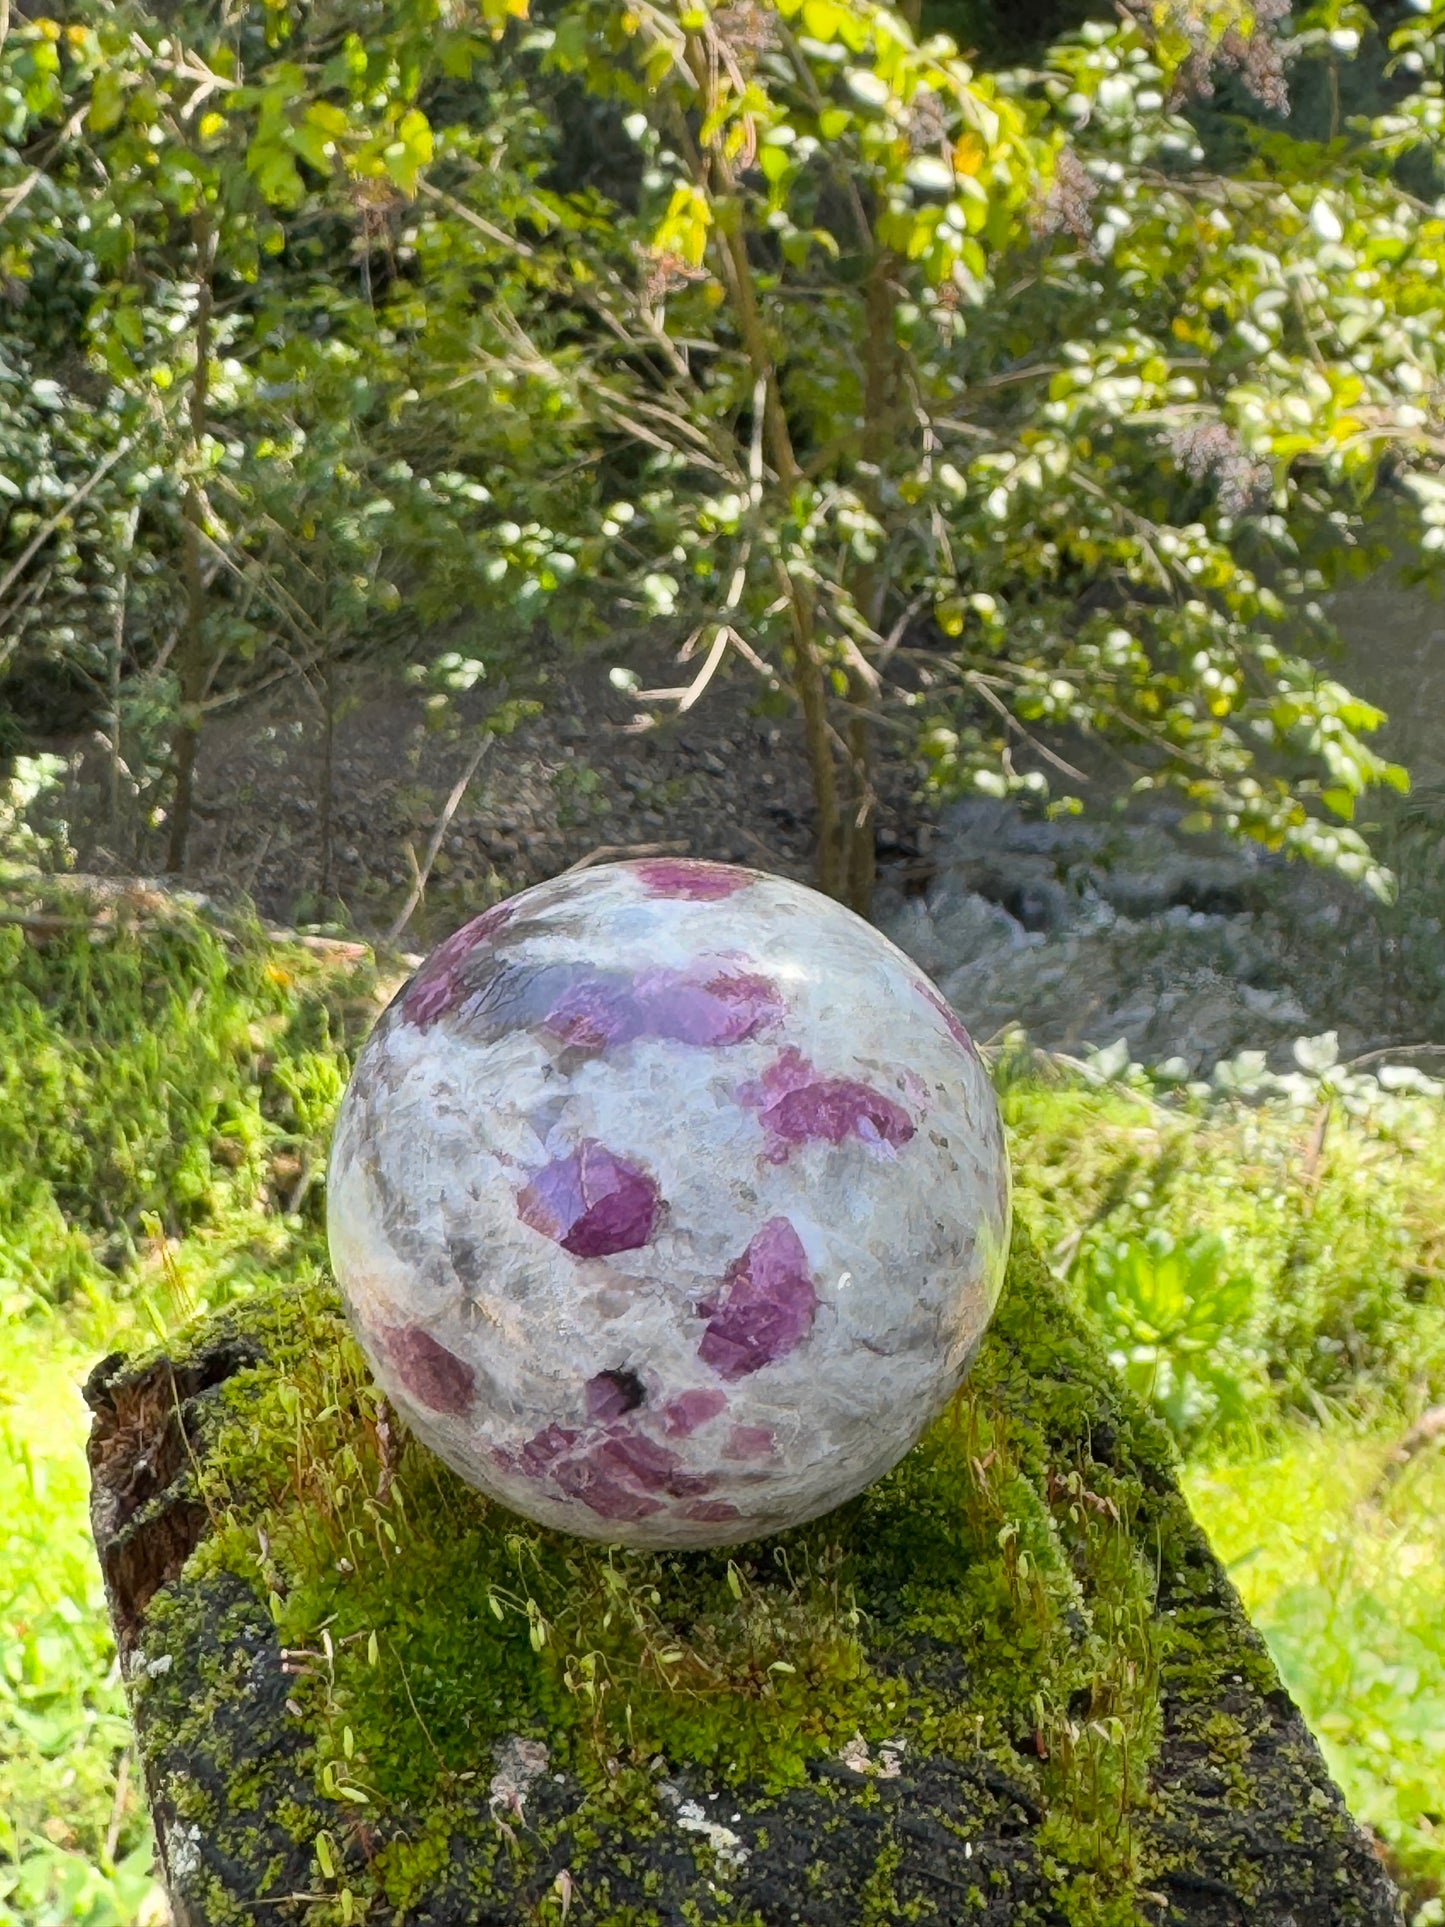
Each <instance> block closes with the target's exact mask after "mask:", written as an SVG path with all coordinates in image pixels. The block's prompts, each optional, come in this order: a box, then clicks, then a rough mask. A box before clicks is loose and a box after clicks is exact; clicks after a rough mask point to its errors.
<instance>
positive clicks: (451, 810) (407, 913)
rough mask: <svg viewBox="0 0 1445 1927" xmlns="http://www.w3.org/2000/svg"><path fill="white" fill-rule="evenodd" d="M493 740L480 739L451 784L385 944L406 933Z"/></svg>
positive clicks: (387, 934) (491, 738)
mask: <svg viewBox="0 0 1445 1927" xmlns="http://www.w3.org/2000/svg"><path fill="white" fill-rule="evenodd" d="M494 740H495V739H494V738H493V737H491V736H483V738H482V740H481V741H480V742H479V743H478V744H477V746H476V748H475V749H474V750H473V752H472V755H471V759H470V761H469V762H468V763H467V766H466V768H465V769H464V770H463V771H462V773H461V775H460V776H459V777H458V778H457V780H456V782H455V783H454V784H453V786H452V793H451V795H450V796H449V797H448V798H447V800H446V802H445V803H444V804H443V805H442V810H441V814H440V815H439V816H438V817H437V820H436V824H435V826H434V828H433V830H432V833H431V840H430V842H429V843H428V844H427V846H426V856H425V857H424V858H423V860H422V863H421V866H420V868H419V869H418V870H417V871H416V874H415V876H414V877H413V879H412V886H411V889H410V890H409V891H408V892H407V899H406V902H405V903H404V904H403V905H402V907H401V910H400V911H399V913H398V915H397V918H396V921H395V922H394V923H393V924H392V926H391V928H390V930H388V931H387V933H386V941H387V943H388V944H390V945H395V944H396V943H397V941H398V940H399V939H400V937H401V933H402V931H403V930H405V928H406V926H407V925H408V924H409V923H410V922H411V920H412V917H413V916H414V915H415V913H416V907H417V905H418V904H419V903H420V902H421V900H422V897H423V895H424V894H425V892H426V885H427V878H428V877H429V876H430V875H431V870H432V865H433V864H434V863H435V862H436V860H437V852H438V850H440V848H441V846H442V838H443V837H444V836H445V835H446V833H447V825H448V824H449V823H450V822H451V820H452V818H453V817H454V816H455V815H456V813H457V809H458V807H459V805H460V803H461V800H462V798H463V797H464V796H465V795H466V793H467V790H468V788H469V786H470V784H471V780H472V778H473V777H474V776H475V775H476V773H477V771H478V770H479V769H480V768H481V766H482V759H483V758H484V757H485V755H486V753H487V751H488V750H489V749H490V748H491V746H492V743H493V741H494Z"/></svg>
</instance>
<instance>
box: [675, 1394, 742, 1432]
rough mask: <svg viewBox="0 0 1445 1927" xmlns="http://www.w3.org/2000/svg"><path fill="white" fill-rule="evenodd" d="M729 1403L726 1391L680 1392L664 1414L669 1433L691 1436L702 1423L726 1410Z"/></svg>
mask: <svg viewBox="0 0 1445 1927" xmlns="http://www.w3.org/2000/svg"><path fill="white" fill-rule="evenodd" d="M727 1404H728V1398H727V1393H726V1392H717V1391H702V1390H698V1391H692V1392H680V1393H679V1394H678V1396H677V1397H676V1398H675V1399H673V1401H672V1402H671V1404H670V1405H668V1406H667V1408H666V1410H665V1411H664V1414H663V1417H664V1418H665V1420H666V1423H667V1430H668V1433H669V1435H670V1436H671V1437H672V1438H675V1439H687V1438H691V1437H692V1435H693V1433H694V1432H695V1431H696V1430H697V1428H698V1427H699V1426H700V1425H706V1424H707V1422H708V1420H709V1419H714V1418H716V1417H717V1416H718V1414H719V1413H720V1412H725V1411H726V1410H727Z"/></svg>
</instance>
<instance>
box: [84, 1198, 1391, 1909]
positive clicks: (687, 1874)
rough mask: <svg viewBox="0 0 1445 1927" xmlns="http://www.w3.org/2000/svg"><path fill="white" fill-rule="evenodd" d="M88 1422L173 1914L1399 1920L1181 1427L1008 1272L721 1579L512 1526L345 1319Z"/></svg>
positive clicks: (728, 1558)
mask: <svg viewBox="0 0 1445 1927" xmlns="http://www.w3.org/2000/svg"><path fill="white" fill-rule="evenodd" d="M88 1394H89V1396H90V1398H91V1402H92V1404H93V1405H94V1407H95V1409H96V1426H95V1434H94V1439H93V1444H92V1461H93V1464H94V1466H95V1477H96V1501H95V1520H96V1529H97V1540H98V1544H99V1546H100V1550H101V1555H102V1563H103V1566H104V1569H105V1571H106V1575H107V1583H108V1585H109V1587H110V1593H111V1604H112V1610H113V1614H114V1617H115V1621H116V1626H117V1633H118V1637H119V1640H120V1644H121V1650H122V1657H123V1663H124V1666H125V1671H126V1675H127V1679H128V1681H129V1683H130V1690H131V1695H132V1702H133V1707H134V1712H135V1717H136V1724H137V1731H138V1734H139V1738H140V1745H141V1751H142V1755H143V1759H144V1763H145V1770H146V1779H147V1785H148V1788H149V1790H150V1795H151V1800H152V1805H153V1810H154V1812H155V1815H156V1821H157V1829H158V1835H159V1838H160V1841H161V1846H162V1852H163V1857H164V1860H165V1865H166V1870H167V1875H168V1878H169V1882H170V1885H171V1889H172V1892H173V1895H174V1896H175V1899H176V1904H177V1915H178V1920H179V1921H181V1922H182V1923H191V1924H193V1927H203V1924H204V1927H220V1923H223V1922H230V1921H238V1922H239V1921H241V1920H246V1921H251V1920H253V1919H254V1918H255V1917H256V1914H255V1909H256V1907H257V1905H258V1904H259V1903H265V1904H266V1909H267V1912H268V1914H271V1913H275V1914H277V1915H278V1917H279V1918H280V1919H282V1920H285V1919H287V1918H288V1917H293V1916H294V1917H296V1918H305V1919H306V1920H308V1921H314V1922H317V1923H322V1922H330V1921H332V1920H347V1919H350V1918H355V1917H357V1916H358V1915H360V1914H362V1913H365V1914H366V1916H367V1917H368V1918H369V1919H380V1920H391V1919H394V1918H399V1919H401V1920H405V1921H415V1922H419V1923H420V1922H426V1923H432V1924H433V1927H443V1923H450V1922H456V1923H459V1924H460V1923H462V1922H468V1923H471V1922H497V1923H502V1922H513V1921H517V1922H520V1921H528V1922H536V1921H550V1922H555V1923H560V1922H561V1921H562V1920H563V1919H567V1920H569V1921H571V1922H573V1923H578V1924H579V1927H592V1924H593V1923H596V1924H597V1927H604V1923H605V1924H607V1927H612V1924H614V1923H615V1924H617V1927H621V1923H636V1924H637V1927H643V1923H649V1922H655V1923H659V1924H660V1923H673V1922H679V1923H681V1922H689V1923H698V1924H699V1927H702V1924H703V1923H708V1924H710V1923H718V1927H722V1923H730V1924H734V1927H745V1923H752V1922H760V1923H767V1927H774V1924H775V1923H781V1922H784V1921H788V1922H791V1921H798V1922H806V1923H814V1922H816V1923H818V1927H846V1924H849V1923H859V1924H860V1927H862V1924H863V1923H867V1924H868V1927H874V1923H878V1924H879V1927H881V1924H882V1923H889V1922H893V1921H902V1920H913V1919H921V1920H928V1919H936V1920H946V1921H952V1920H959V1921H973V1920H978V1921H983V1922H988V1921H998V1922H1003V1921H1009V1922H1016V1923H1030V1922H1037V1923H1059V1927H1094V1924H1097V1927H1111V1924H1112V1923H1116V1922H1119V1923H1122V1922H1125V1921H1135V1920H1144V1921H1150V1922H1155V1923H1162V1922H1171V1921H1172V1922H1190V1923H1197V1927H1213V1923H1215V1922H1219V1923H1225V1922H1233V1921H1242V1920H1249V1921H1251V1922H1273V1921H1277V1922H1279V1923H1280V1924H1281V1927H1283V1923H1284V1921H1285V1920H1286V1919H1287V1918H1290V1919H1293V1921H1294V1922H1295V1924H1296V1927H1326V1924H1328V1927H1335V1923H1339V1927H1347V1924H1348V1927H1355V1924H1356V1923H1358V1924H1359V1927H1365V1924H1366V1923H1368V1924H1369V1927H1375V1924H1376V1923H1380V1927H1383V1924H1384V1923H1387V1922H1393V1921H1395V1920H1396V1919H1397V1917H1398V1915H1397V1904H1396V1902H1395V1899H1394V1896H1393V1894H1392V1892H1391V1890H1390V1888H1389V1885H1388V1882H1387V1881H1386V1879H1385V1877H1384V1875H1383V1874H1382V1873H1381V1871H1380V1869H1379V1867H1378V1866H1377V1864H1376V1863H1375V1861H1374V1859H1373V1856H1372V1855H1371V1854H1370V1852H1369V1849H1368V1846H1367V1844H1366V1843H1365V1841H1364V1839H1363V1836H1362V1835H1361V1834H1360V1833H1359V1832H1358V1830H1357V1829H1356V1828H1355V1827H1354V1825H1353V1823H1352V1822H1351V1821H1350V1819H1349V1817H1348V1816H1347V1814H1346V1813H1345V1811H1344V1808H1343V1806H1342V1804H1341V1802H1340V1800H1339V1797H1338V1795H1337V1794H1336V1793H1335V1791H1334V1789H1333V1788H1332V1787H1331V1786H1330V1784H1329V1781H1328V1779H1327V1777H1326V1775H1325V1771H1324V1768H1323V1765H1322V1763H1321V1761H1320V1757H1319V1754H1318V1752H1317V1750H1316V1749H1315V1747H1314V1744H1313V1742H1312V1740H1311V1739H1310V1737H1309V1735H1308V1733H1307V1731H1306V1730H1305V1728H1304V1726H1303V1724H1302V1722H1301V1721H1300V1719H1299V1716H1298V1714H1297V1713H1296V1712H1295V1710H1294V1708H1293V1706H1292V1705H1291V1703H1290V1701H1289V1699H1288V1697H1287V1695H1286V1694H1285V1693H1284V1690H1283V1688H1282V1687H1281V1685H1280V1683H1279V1680H1278V1677H1277V1675H1276V1674H1275V1671H1274V1669H1273V1666H1272V1664H1271V1663H1270V1660H1269V1657H1268V1655H1267V1653H1266V1652H1265V1650H1264V1648H1263V1646H1262V1644H1261V1643H1260V1641H1259V1639H1258V1638H1257V1636H1256V1635H1255V1634H1254V1633H1253V1631H1252V1630H1251V1629H1250V1627H1249V1626H1248V1624H1247V1622H1246V1621H1245V1619H1244V1616H1243V1613H1242V1612H1241V1610H1240V1607H1239V1604H1238V1601H1237V1599H1236V1597H1235V1595H1234V1592H1233V1590H1232V1588H1231V1587H1230V1585H1229V1582H1228V1580H1227V1578H1226V1576H1225V1574H1224V1573H1223V1571H1222V1570H1221V1569H1220V1567H1219V1565H1218V1564H1217V1562H1216V1561H1215V1560H1214V1559H1213V1557H1212V1555H1211V1554H1210V1552H1209V1549H1208V1547H1207V1545H1206V1544H1205V1542H1204V1540H1203V1538H1202V1536H1201V1534H1200V1533H1199V1531H1198V1528H1197V1527H1196V1526H1195V1525H1194V1523H1193V1521H1192V1520H1191V1519H1190V1517H1189V1514H1188V1511H1187V1508H1186V1507H1185V1504H1184V1501H1183V1499H1182V1497H1181V1496H1180V1493H1179V1490H1178V1487H1177V1485H1176V1483H1175V1479H1174V1466H1173V1457H1172V1448H1171V1446H1170V1443H1169V1440H1168V1438H1167V1435H1166V1434H1165V1433H1164V1432H1163V1431H1162V1429H1161V1428H1160V1427H1159V1426H1158V1425H1157V1423H1156V1422H1155V1421H1154V1420H1153V1419H1152V1418H1150V1417H1149V1416H1148V1414H1147V1413H1145V1412H1144V1411H1143V1410H1142V1409H1141V1408H1140V1407H1139V1406H1138V1405H1137V1404H1136V1403H1135V1402H1133V1401H1132V1400H1131V1399H1130V1398H1129V1397H1128V1396H1127V1394H1126V1393H1125V1392H1124V1391H1123V1390H1122V1389H1121V1387H1120V1386H1119V1384H1118V1382H1117V1380H1116V1379H1115V1378H1114V1376H1113V1374H1112V1373H1111V1371H1110V1369H1109V1367H1108V1365H1107V1362H1106V1361H1105V1360H1104V1359H1103V1357H1102V1356H1101V1354H1100V1352H1099V1350H1098V1348H1097V1346H1096V1345H1095V1343H1094V1342H1093V1340H1092V1339H1091V1337H1090V1336H1089V1335H1088V1334H1087V1332H1086V1331H1085V1330H1084V1329H1083V1327H1082V1326H1081V1325H1080V1324H1079V1323H1078V1321H1077V1320H1076V1319H1075V1317H1074V1316H1073V1314H1072V1313H1071V1312H1070V1311H1069V1310H1068V1308H1067V1307H1066V1306H1065V1305H1064V1304H1063V1303H1062V1301H1061V1299H1060V1297H1059V1294H1058V1292H1057V1289H1056V1287H1055V1285H1054V1284H1053V1282H1052V1280H1051V1279H1050V1277H1049V1275H1048V1273H1047V1271H1046V1270H1045V1268H1044V1267H1043V1266H1042V1264H1041V1263H1040V1262H1039V1261H1038V1259H1037V1257H1036V1256H1035V1255H1034V1253H1033V1252H1032V1250H1031V1249H1030V1248H1029V1245H1028V1243H1027V1240H1026V1238H1024V1237H1022V1236H1019V1237H1018V1238H1017V1239H1016V1247H1015V1252H1014V1256H1013V1259H1012V1261H1011V1266H1010V1274H1009V1282H1008V1285H1007V1288H1006V1290H1005V1294H1004V1297H1003V1300H1002V1302H1001V1304H1000V1307H999V1310H998V1313H997V1315H996V1317H995V1320H994V1324H993V1326H992V1328H991V1329H990V1332H989V1334H988V1336H987V1337H986V1339H985V1341H984V1344H983V1346H982V1348H981V1350H980V1352H979V1355H978V1357H977V1359H976V1360H975V1363H974V1367H973V1370H972V1372H971V1374H970V1377H969V1379H968V1382H967V1384H966V1385H965V1387H964V1389H963V1391H962V1393H961V1394H960V1396H959V1398H958V1400H957V1401H956V1403H955V1405H954V1407H953V1408H952V1410H951V1411H950V1412H949V1413H948V1414H946V1415H945V1417H944V1418H943V1419H942V1420H941V1421H940V1422H939V1424H938V1425H937V1426H935V1427H934V1429H933V1431H932V1432H931V1433H930V1434H929V1436H928V1437H927V1438H926V1439H925V1440H924V1441H923V1443H922V1444H920V1445H919V1446H918V1447H917V1448H916V1450H915V1451H914V1452H913V1453H911V1454H910V1455H909V1457H908V1458H907V1459H905V1460H904V1461H903V1463H902V1464H901V1465H900V1466H899V1467H898V1468H896V1470H895V1471H894V1472H892V1473H891V1474H890V1475H889V1476H888V1477H887V1478H885V1479H883V1480H881V1481H880V1482H879V1483H878V1484H877V1485H875V1486H874V1487H872V1488H871V1489H870V1490H869V1491H868V1492H866V1493H865V1494H863V1495H862V1496H861V1497H860V1498H858V1499H857V1500H855V1501H853V1502H852V1503H851V1504H849V1505H847V1506H845V1507H843V1508H842V1509H840V1510H839V1511H837V1512H835V1513H833V1514H831V1515H829V1516H828V1517H826V1518H824V1519H821V1520H818V1521H815V1522H814V1523H813V1524H811V1525H808V1526H805V1527H802V1528H800V1529H798V1530H796V1531H793V1532H790V1533H787V1534H784V1535H782V1536H781V1537H779V1538H777V1539H775V1540H769V1541H765V1542H761V1543H759V1544H756V1545H752V1546H745V1547H741V1548H732V1549H731V1550H730V1551H722V1552H717V1553H706V1552H692V1553H670V1554H652V1553H643V1552H624V1551H609V1550H608V1549H606V1548H604V1547H598V1546H594V1545H588V1544H583V1543H582V1542H579V1541H575V1540H571V1539H567V1538H564V1537H562V1536H561V1535H558V1534H554V1533H549V1532H546V1531H543V1530H541V1529H540V1528H537V1527H534V1526H532V1525H530V1524H528V1523H527V1522H525V1521H523V1520H520V1519H518V1518H516V1517H514V1516H512V1515H510V1514H508V1513H506V1512H504V1511H502V1510H501V1509H500V1508H498V1507H496V1506H495V1505H489V1504H488V1503H487V1502H486V1501H484V1500H483V1499H481V1498H480V1497H479V1496H478V1495H476V1494H475V1493H473V1492H471V1491H470V1490H469V1489H468V1488H466V1487H465V1486H463V1485H462V1484H460V1483H459V1482H458V1481H457V1480H456V1479H455V1478H454V1477H453V1476H452V1474H450V1473H449V1472H448V1471H447V1470H446V1469H445V1468H443V1467H442V1466H440V1465H439V1464H438V1462H437V1461H436V1460H435V1459H433V1458H432V1457H431V1456H430V1455H429V1454H428V1453H426V1452H425V1450H424V1449H423V1448H421V1447H420V1446H419V1445H417V1444H415V1443H414V1442H411V1441H409V1440H407V1439H405V1438H404V1437H403V1436H401V1434H400V1428H399V1426H398V1424H397V1421H396V1420H395V1418H394V1417H393V1416H392V1415H390V1414H389V1413H388V1412H387V1410H386V1408H385V1406H384V1404H383V1403H382V1401H381V1400H380V1399H379V1397H378V1395H377V1394H376V1393H375V1391H374V1390H373V1388H372V1387H371V1385H370V1382H369V1380H368V1378H367V1375H366V1371H365V1367H364V1364H363V1362H362V1360H361V1358H360V1356H359V1354H358V1353H357V1352H356V1350H355V1348H354V1346H353V1345H352V1343H351V1341H350V1339H349V1337H348V1336H347V1334H346V1331H345V1327H344V1325H343V1323H342V1321H341V1317H340V1312H339V1307H338V1305H337V1303H336V1301H335V1300H334V1298H333V1297H332V1296H331V1294H330V1293H329V1292H328V1291H326V1290H324V1289H319V1290H315V1291H310V1292H289V1293H277V1294H275V1295H272V1296H268V1297H261V1298H256V1299H253V1300H251V1301H249V1302H248V1303H247V1304H245V1305H243V1306H241V1307H239V1308H237V1309H234V1310H233V1311H231V1312H228V1313H227V1314H225V1315H224V1316H222V1317H220V1318H218V1319H215V1320H211V1321H209V1322H208V1323H206V1324H204V1325H202V1326H200V1327H199V1328H197V1329H196V1330H195V1331H194V1332H193V1333H191V1334H189V1335H188V1336H187V1337H186V1338H185V1339H184V1340H183V1341H180V1342H177V1343H176V1344H174V1345H173V1346H172V1347H171V1349H170V1350H169V1352H162V1353H158V1354H155V1355H153V1356H152V1357H151V1358H149V1359H143V1360H139V1361H137V1362H135V1363H129V1362H126V1361H121V1360H111V1361H107V1362H106V1364H105V1365H104V1366H102V1367H100V1368H98V1371H97V1373H96V1375H95V1376H94V1378H93V1379H92V1382H91V1385H90V1387H89V1388H88ZM543 1748H545V1760H546V1765H545V1768H544V1769H543V1768H539V1767H538V1762H539V1761H540V1760H541V1759H542V1757H543V1755H542V1751H541V1749H543ZM518 1760H524V1761H531V1762H532V1769H529V1771H528V1772H526V1773H519V1771H518V1770H517V1768H516V1762H517V1761H518ZM533 1769H535V1770H533Z"/></svg>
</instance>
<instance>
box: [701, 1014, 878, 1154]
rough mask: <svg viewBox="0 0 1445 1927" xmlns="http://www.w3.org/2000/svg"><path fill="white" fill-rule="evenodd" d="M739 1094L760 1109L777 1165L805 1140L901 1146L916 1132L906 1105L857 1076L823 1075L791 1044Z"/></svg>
mask: <svg viewBox="0 0 1445 1927" xmlns="http://www.w3.org/2000/svg"><path fill="white" fill-rule="evenodd" d="M738 1095H739V1097H740V1098H741V1100H742V1102H743V1103H745V1104H747V1105H749V1106H750V1107H751V1108H752V1109H753V1110H755V1111H757V1113H758V1116H759V1118H760V1120H761V1122H762V1126H763V1129H764V1130H765V1131H766V1132H767V1134H768V1157H769V1158H770V1159H771V1160H772V1162H773V1163H775V1164H781V1163H783V1162H784V1161H785V1160H786V1159H787V1156H788V1153H789V1152H790V1151H791V1150H793V1149H794V1147H795V1146H797V1145H800V1144H809V1143H813V1142H819V1143H824V1144H841V1143H842V1142H843V1140H844V1139H845V1138H849V1137H852V1138H857V1139H858V1141H859V1143H861V1144H865V1145H867V1146H868V1147H869V1148H870V1149H872V1150H877V1151H896V1150H898V1149H900V1148H901V1147H902V1146H903V1145H905V1144H907V1142H908V1141H909V1139H910V1138H911V1137H912V1136H913V1131H914V1124H913V1119H912V1118H911V1117H910V1116H909V1115H908V1113H907V1111H905V1110H904V1108H903V1106H902V1105H901V1104H895V1103H894V1101H893V1099H892V1098H891V1097H885V1096H884V1095H883V1093H882V1092H881V1091H876V1090H874V1089H873V1088H872V1086H871V1085H868V1084H864V1083H861V1082H859V1081H858V1079H856V1078H852V1077H820V1076H819V1074H818V1072H817V1071H816V1070H815V1069H814V1068H813V1066H812V1065H811V1064H810V1063H808V1062H807V1060H806V1059H805V1058H804V1057H803V1055H802V1053H801V1052H800V1051H798V1050H795V1049H794V1048H793V1046H792V1045H791V1044H790V1045H789V1046H788V1048H787V1049H786V1050H785V1051H784V1052H783V1053H782V1055H781V1056H780V1057H779V1058H778V1060H777V1062H776V1063H775V1064H770V1065H769V1066H768V1068H767V1070H765V1071H764V1072H763V1075H762V1079H761V1082H760V1083H758V1084H752V1085H748V1086H745V1087H744V1089H743V1090H741V1091H740V1092H739V1093H738Z"/></svg>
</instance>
